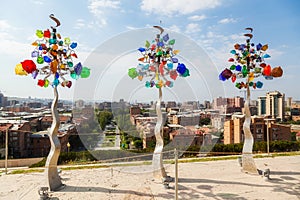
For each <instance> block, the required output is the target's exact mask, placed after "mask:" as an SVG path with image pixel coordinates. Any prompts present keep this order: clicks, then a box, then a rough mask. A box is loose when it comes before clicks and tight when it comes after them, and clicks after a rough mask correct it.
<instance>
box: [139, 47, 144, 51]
mask: <svg viewBox="0 0 300 200" xmlns="http://www.w3.org/2000/svg"><path fill="white" fill-rule="evenodd" d="M138 50H139V51H140V52H144V51H146V49H145V48H143V47H140V48H139V49H138Z"/></svg>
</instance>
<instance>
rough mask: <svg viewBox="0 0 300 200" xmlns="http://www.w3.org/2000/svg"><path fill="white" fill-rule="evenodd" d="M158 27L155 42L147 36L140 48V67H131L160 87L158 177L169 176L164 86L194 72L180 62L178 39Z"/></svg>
mask: <svg viewBox="0 0 300 200" xmlns="http://www.w3.org/2000/svg"><path fill="white" fill-rule="evenodd" d="M154 28H157V29H159V30H160V33H159V34H157V36H156V38H155V39H154V40H153V41H152V42H151V43H150V42H149V41H148V40H147V41H146V43H145V47H140V48H139V49H138V51H139V52H140V53H141V54H142V57H141V58H139V59H138V61H139V64H138V66H137V67H133V68H130V69H129V70H128V75H129V76H130V77H131V78H132V79H134V78H136V77H137V78H138V79H139V80H140V81H142V80H143V78H144V77H150V80H148V81H146V83H145V86H146V87H147V88H157V89H158V91H159V98H158V101H157V102H156V114H157V122H156V125H155V130H154V132H155V138H156V145H155V150H154V153H153V159H152V164H153V167H154V175H155V176H156V177H161V178H167V174H166V172H165V169H164V167H163V162H162V150H163V147H164V141H163V133H162V126H163V119H162V112H161V100H162V88H163V87H166V86H167V87H170V88H171V87H173V84H174V83H173V82H174V81H175V80H176V79H177V77H178V76H181V77H187V76H189V75H190V74H189V70H188V69H187V68H186V66H185V65H184V64H183V63H179V60H178V58H176V55H177V54H178V53H179V50H175V49H173V46H174V44H175V39H171V40H170V38H169V35H168V34H166V35H164V36H163V37H162V38H161V36H162V33H163V32H164V29H163V28H162V27H160V26H154Z"/></svg>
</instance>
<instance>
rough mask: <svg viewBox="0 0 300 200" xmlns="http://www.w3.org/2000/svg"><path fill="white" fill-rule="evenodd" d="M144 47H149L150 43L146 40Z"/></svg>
mask: <svg viewBox="0 0 300 200" xmlns="http://www.w3.org/2000/svg"><path fill="white" fill-rule="evenodd" d="M145 47H147V48H149V47H150V42H149V41H148V40H146V44H145Z"/></svg>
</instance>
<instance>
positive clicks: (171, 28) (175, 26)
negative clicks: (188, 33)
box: [169, 25, 181, 33]
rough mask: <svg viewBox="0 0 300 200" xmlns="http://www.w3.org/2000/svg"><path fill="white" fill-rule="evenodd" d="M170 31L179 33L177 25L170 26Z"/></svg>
mask: <svg viewBox="0 0 300 200" xmlns="http://www.w3.org/2000/svg"><path fill="white" fill-rule="evenodd" d="M169 29H170V30H172V31H175V32H178V33H180V31H181V30H180V28H179V27H178V26H177V25H172V26H170V27H169Z"/></svg>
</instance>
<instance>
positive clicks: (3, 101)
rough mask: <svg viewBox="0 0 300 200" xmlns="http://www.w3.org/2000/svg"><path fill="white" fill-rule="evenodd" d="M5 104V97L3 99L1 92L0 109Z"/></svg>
mask: <svg viewBox="0 0 300 200" xmlns="http://www.w3.org/2000/svg"><path fill="white" fill-rule="evenodd" d="M6 104H7V97H5V96H4V95H3V94H2V93H1V92H0V107H5V106H6Z"/></svg>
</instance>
